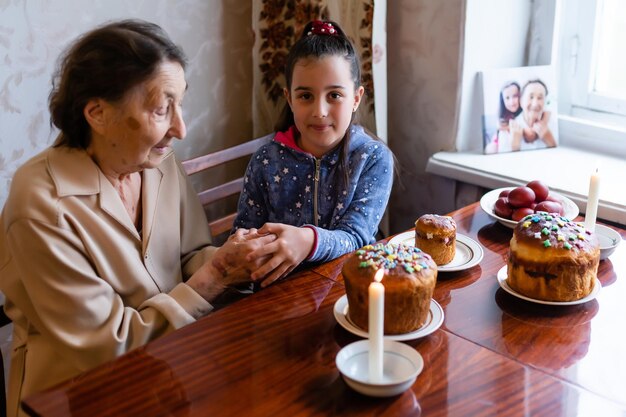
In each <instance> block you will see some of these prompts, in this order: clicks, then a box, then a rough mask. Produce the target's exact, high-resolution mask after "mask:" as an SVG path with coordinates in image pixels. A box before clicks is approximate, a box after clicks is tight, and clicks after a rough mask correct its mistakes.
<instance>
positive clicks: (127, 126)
mask: <svg viewBox="0 0 626 417" xmlns="http://www.w3.org/2000/svg"><path fill="white" fill-rule="evenodd" d="M186 89H187V82H186V81H185V73H184V70H183V68H182V66H181V65H180V64H179V63H177V62H169V61H166V62H163V63H162V64H161V65H160V66H159V67H158V69H157V71H156V73H155V75H154V76H153V77H152V78H150V79H149V80H147V81H145V82H143V83H141V84H139V85H137V86H136V87H134V88H133V89H132V90H131V91H129V92H128V93H127V94H126V95H125V96H124V97H123V98H122V100H120V102H119V103H112V104H109V106H108V107H106V108H105V113H106V115H107V117H105V121H106V122H105V127H104V129H103V131H102V135H101V136H100V137H99V138H98V139H99V140H101V141H102V144H103V146H100V147H99V149H100V150H101V151H103V152H100V155H98V158H99V161H98V162H99V163H100V165H102V164H103V163H104V164H106V165H107V166H108V167H112V168H114V170H115V171H116V172H120V173H125V172H136V171H141V170H142V169H146V168H154V167H156V166H158V165H159V164H160V163H161V161H162V160H163V159H164V157H165V156H166V155H168V154H169V153H170V151H171V145H172V142H173V141H174V139H176V138H177V139H183V138H184V137H185V135H186V128H185V122H184V121H183V116H182V106H181V105H182V100H183V96H184V94H185V91H186Z"/></svg>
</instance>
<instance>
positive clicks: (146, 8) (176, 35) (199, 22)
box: [0, 0, 253, 207]
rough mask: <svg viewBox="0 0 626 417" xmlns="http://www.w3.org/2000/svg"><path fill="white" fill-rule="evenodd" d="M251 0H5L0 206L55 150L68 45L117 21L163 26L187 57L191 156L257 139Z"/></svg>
mask: <svg viewBox="0 0 626 417" xmlns="http://www.w3.org/2000/svg"><path fill="white" fill-rule="evenodd" d="M251 10H252V6H251V2H245V1H238V0H219V1H218V0H185V1H172V0H169V1H168V0H150V1H147V0H146V1H139V0H136V1H132V2H129V1H125V0H107V1H103V0H95V1H89V2H83V1H79V0H72V1H70V0H67V1H63V2H60V1H53V0H29V1H26V0H18V1H2V0H0V207H1V206H2V205H3V204H4V201H5V200H6V196H7V193H8V187H9V183H10V180H11V177H12V176H13V173H14V171H15V169H16V168H17V167H18V166H19V165H21V164H22V163H23V162H25V161H26V160H27V159H28V158H29V157H31V156H32V155H34V154H36V153H37V152H39V151H40V150H42V149H43V148H45V147H47V146H49V145H50V144H51V143H52V141H53V139H54V137H55V133H53V132H52V131H51V129H50V123H49V114H48V110H47V97H48V92H49V89H50V76H51V74H52V71H53V68H54V64H55V60H56V58H57V56H58V55H59V53H60V52H61V50H62V48H63V47H65V46H66V45H67V44H68V42H70V41H71V40H72V39H74V38H75V37H76V36H77V35H79V34H80V33H82V32H84V31H86V30H88V29H90V28H92V27H94V26H96V25H98V24H100V23H102V22H105V21H107V20H111V19H118V18H130V17H138V18H142V19H146V20H150V21H153V22H155V23H158V24H159V25H161V26H162V27H163V28H164V29H165V30H166V31H167V32H168V33H169V34H170V36H171V37H172V38H173V39H174V41H175V42H176V43H178V44H179V45H181V46H182V47H183V49H184V50H185V52H186V53H187V55H188V57H189V60H190V65H189V68H188V70H187V81H188V83H189V90H188V92H187V95H186V97H185V102H184V116H185V120H186V122H187V126H188V135H187V139H185V140H184V141H182V142H179V143H177V144H176V145H175V150H176V153H177V154H178V155H179V156H180V157H182V158H187V157H190V156H195V155H198V154H201V153H205V152H207V151H209V150H213V149H219V148H222V147H225V146H226V145H232V144H235V143H239V142H242V141H245V140H247V139H249V138H250V136H251V132H252V125H251V121H250V115H251V100H250V91H251V86H252V79H251V69H250V67H251V65H252V64H251V62H252V61H251V55H250V54H251V52H250V51H251V49H252V44H253V37H252V32H251V30H250V29H249V28H250V19H251Z"/></svg>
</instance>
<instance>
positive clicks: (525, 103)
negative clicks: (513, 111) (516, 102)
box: [521, 83, 546, 126]
mask: <svg viewBox="0 0 626 417" xmlns="http://www.w3.org/2000/svg"><path fill="white" fill-rule="evenodd" d="M545 100H546V89H545V88H544V87H543V85H541V84H539V83H531V84H528V85H527V86H526V88H524V93H523V95H522V100H521V101H522V110H523V111H524V117H525V118H526V119H528V120H530V121H532V122H534V121H537V120H539V119H540V118H541V114H542V113H543V108H544V105H545ZM529 126H530V125H529Z"/></svg>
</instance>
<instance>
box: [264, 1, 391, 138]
mask: <svg viewBox="0 0 626 417" xmlns="http://www.w3.org/2000/svg"><path fill="white" fill-rule="evenodd" d="M375 9H376V10H375ZM313 19H328V20H334V21H335V22H337V23H339V25H340V26H341V28H342V29H343V30H344V31H345V32H346V34H347V35H348V36H349V37H350V39H351V40H352V42H353V43H354V45H355V46H356V48H357V50H358V52H359V53H360V56H361V66H362V83H363V86H364V87H365V92H366V96H365V99H364V102H363V103H362V104H361V106H360V108H359V114H358V121H359V123H361V124H362V125H363V126H365V127H366V128H368V129H369V130H370V131H372V132H375V133H376V134H377V135H378V136H379V137H381V138H382V139H383V140H386V137H387V120H386V119H387V74H386V70H387V66H386V56H385V55H386V52H385V51H386V33H385V2H384V1H377V2H376V7H374V0H342V1H334V0H254V1H253V6H252V20H253V22H252V26H253V30H254V34H255V43H254V48H253V52H252V64H253V98H252V118H253V131H254V136H255V137H258V136H261V135H264V134H267V133H270V132H272V131H274V125H275V123H276V122H277V120H278V117H279V116H280V114H281V112H282V110H283V107H284V106H285V103H286V101H285V98H284V97H283V88H284V87H285V77H284V76H283V68H284V62H285V58H286V56H287V52H288V51H289V48H290V47H291V45H293V43H294V42H295V40H296V39H297V38H298V36H299V35H300V33H301V31H302V28H303V27H304V25H306V23H308V22H309V21H310V20H313ZM375 97H376V100H374V98H375Z"/></svg>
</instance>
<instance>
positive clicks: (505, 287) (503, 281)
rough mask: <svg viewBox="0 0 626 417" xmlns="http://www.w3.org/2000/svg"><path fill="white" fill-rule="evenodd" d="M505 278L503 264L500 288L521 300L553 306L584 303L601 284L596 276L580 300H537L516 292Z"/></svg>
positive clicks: (594, 295)
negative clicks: (586, 294)
mask: <svg viewBox="0 0 626 417" xmlns="http://www.w3.org/2000/svg"><path fill="white" fill-rule="evenodd" d="M506 279H507V274H506V265H504V266H503V267H502V268H500V270H499V271H498V284H500V288H502V289H503V290H504V291H506V292H508V293H509V294H511V295H514V296H515V297H517V298H521V299H522V300H526V301H530V302H533V303H538V304H547V305H553V306H572V305H576V304H584V303H586V302H588V301H591V300H593V299H594V298H596V297H597V296H598V293H599V292H600V288H602V284H601V283H600V280H598V278H596V281H595V283H594V285H593V290H591V293H590V294H589V295H588V296H586V297H584V298H581V299H580V300H574V301H544V300H537V299H535V298H530V297H526V296H525V295H522V294H520V293H518V292H517V291H515V290H514V289H513V288H511V287H509V284H508V283H507V282H506Z"/></svg>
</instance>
